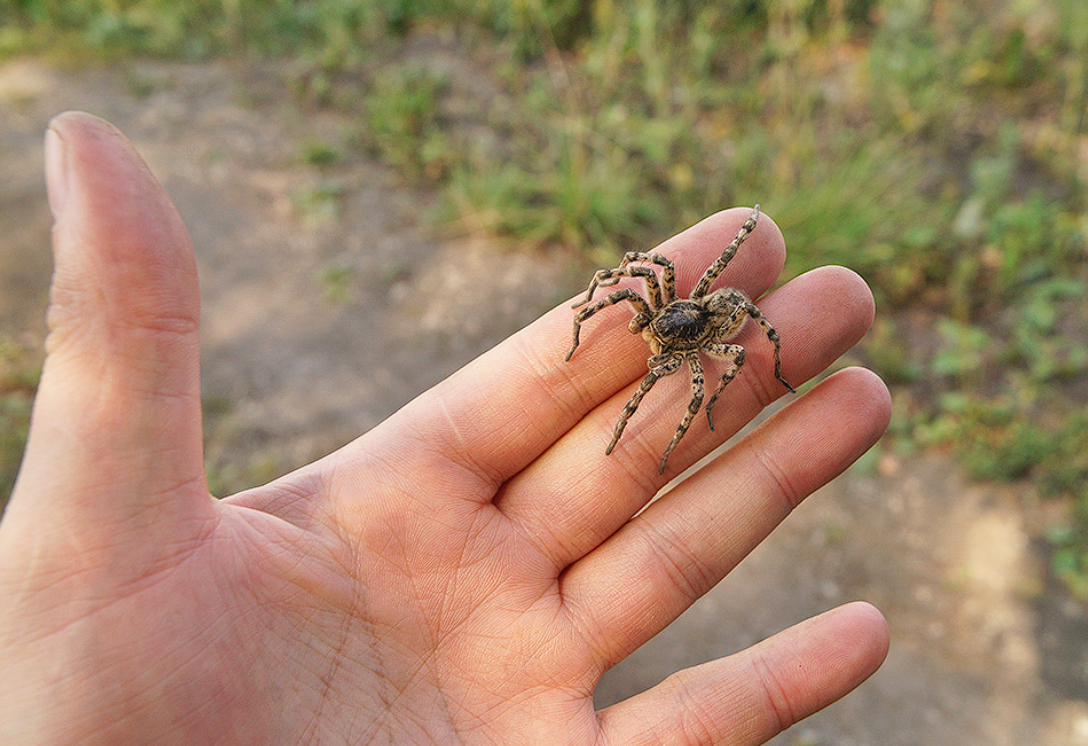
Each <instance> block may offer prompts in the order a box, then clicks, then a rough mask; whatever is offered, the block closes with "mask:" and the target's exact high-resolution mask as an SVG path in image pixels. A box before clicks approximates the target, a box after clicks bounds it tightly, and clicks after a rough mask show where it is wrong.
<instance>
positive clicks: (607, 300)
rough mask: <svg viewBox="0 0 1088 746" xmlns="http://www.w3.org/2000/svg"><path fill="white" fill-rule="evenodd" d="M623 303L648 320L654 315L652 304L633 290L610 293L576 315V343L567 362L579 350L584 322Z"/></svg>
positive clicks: (626, 289)
mask: <svg viewBox="0 0 1088 746" xmlns="http://www.w3.org/2000/svg"><path fill="white" fill-rule="evenodd" d="M623 301H627V302H628V303H630V304H631V305H632V306H634V308H635V311H636V312H638V314H641V315H642V316H644V317H645V318H647V319H648V318H650V317H651V316H652V315H653V311H652V309H651V308H650V304H649V303H647V302H646V299H645V298H643V297H642V296H641V295H639V294H638V293H636V292H635V291H634V290H632V289H631V288H623V289H621V290H617V291H616V292H614V293H609V294H608V295H606V296H605V297H604V298H601V299H600V300H599V301H597V302H596V303H592V304H591V305H588V306H586V307H585V308H583V309H582V310H581V311H579V312H578V313H576V314H574V333H573V340H574V343H573V344H572V345H571V348H570V352H568V353H567V358H566V359H567V362H570V358H571V356H572V355H573V354H574V351H575V350H576V349H577V348H578V336H579V332H580V331H581V329H582V322H584V321H585V320H586V319H588V318H589V317H590V316H592V315H593V314H595V313H597V312H598V311H600V310H601V309H602V308H607V307H608V306H614V305H616V304H617V303H621V302H623Z"/></svg>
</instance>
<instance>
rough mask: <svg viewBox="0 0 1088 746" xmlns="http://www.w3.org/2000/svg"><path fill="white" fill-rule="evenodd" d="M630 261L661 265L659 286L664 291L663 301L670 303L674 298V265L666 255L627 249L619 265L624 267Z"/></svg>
mask: <svg viewBox="0 0 1088 746" xmlns="http://www.w3.org/2000/svg"><path fill="white" fill-rule="evenodd" d="M631 262H650V263H651V264H656V265H658V266H659V267H661V268H662V269H661V286H662V290H663V291H664V293H665V298H664V302H665V303H671V302H672V301H674V300H676V265H675V264H673V263H672V260H671V259H669V258H668V257H667V256H663V255H662V254H658V253H657V252H652V251H651V252H646V251H628V252H627V253H626V254H624V255H623V261H622V262H620V266H621V267H626V266H627V265H628V264H630V263H631Z"/></svg>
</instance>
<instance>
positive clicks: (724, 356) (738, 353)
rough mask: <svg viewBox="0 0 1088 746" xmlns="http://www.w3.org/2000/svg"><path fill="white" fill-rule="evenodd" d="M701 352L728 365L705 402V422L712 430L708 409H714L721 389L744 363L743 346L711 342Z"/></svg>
mask: <svg viewBox="0 0 1088 746" xmlns="http://www.w3.org/2000/svg"><path fill="white" fill-rule="evenodd" d="M703 352H705V353H706V354H707V355H709V356H710V357H712V358H714V359H715V360H723V361H725V362H727V363H729V367H728V368H726V369H725V372H724V373H722V379H721V380H720V381H719V382H718V388H717V389H716V390H715V391H714V394H713V396H711V397H710V401H708V402H707V403H706V424H707V425H709V426H710V429H711V430H713V429H714V417H713V415H711V413H710V411H711V410H712V409H714V403H715V402H716V401H718V397H719V396H721V395H722V391H724V390H725V387H726V386H728V385H729V382H730V381H732V380H733V379H734V378H736V376H737V373H738V372H739V371H740V368H741V366H742V365H744V348H743V347H741V346H740V345H727V344H712V345H707V346H706V348H705V349H704V350H703Z"/></svg>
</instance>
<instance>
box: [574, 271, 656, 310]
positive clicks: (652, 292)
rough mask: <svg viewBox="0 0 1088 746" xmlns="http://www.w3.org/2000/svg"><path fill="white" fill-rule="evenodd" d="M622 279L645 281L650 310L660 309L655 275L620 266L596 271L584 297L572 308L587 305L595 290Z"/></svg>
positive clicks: (651, 272)
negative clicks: (638, 278) (633, 278)
mask: <svg viewBox="0 0 1088 746" xmlns="http://www.w3.org/2000/svg"><path fill="white" fill-rule="evenodd" d="M624 277H641V278H642V279H643V280H645V281H646V295H647V296H649V297H648V299H647V300H648V301H649V303H650V308H652V309H654V310H657V309H658V308H661V285H660V284H659V283H658V281H657V274H656V273H655V272H654V271H653V270H652V269H650V268H649V267H627V266H622V265H621V266H619V267H616V268H615V269H598V270H597V271H596V273H594V275H593V279H592V280H591V281H590V283H589V289H588V290H586V297H585V298H583V299H582V300H581V301H579V302H578V303H575V304H574V305H573V306H572V308H577V307H578V306H580V305H583V304H585V303H589V300H590V298H592V297H593V293H594V291H595V290H596V289H597V288H599V287H609V286H611V285H615V284H616V283H617V282H619V281H620V280H622V279H623V278H624Z"/></svg>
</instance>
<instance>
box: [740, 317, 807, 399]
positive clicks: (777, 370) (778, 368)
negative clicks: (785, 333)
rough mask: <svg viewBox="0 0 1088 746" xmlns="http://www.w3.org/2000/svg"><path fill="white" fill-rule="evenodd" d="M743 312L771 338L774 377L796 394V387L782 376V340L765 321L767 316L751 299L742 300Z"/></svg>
mask: <svg viewBox="0 0 1088 746" xmlns="http://www.w3.org/2000/svg"><path fill="white" fill-rule="evenodd" d="M744 312H745V313H747V314H748V315H749V316H751V317H752V320H753V321H755V322H756V323H757V324H759V326H760V328H762V329H763V331H764V332H766V334H767V339H769V340H771V343H772V344H773V345H774V377H775V378H777V379H778V382H779V383H781V384H782V385H783V386H785V387H786V388H787V389H789V390H790V393H792V394H796V393H797V389H795V388H794V387H793V386H790V385H789V383H788V382H787V381H786V379H785V378H783V377H782V342H781V341H780V340H779V339H778V332H777V331H775V329H774V327H773V326H771V322H769V321H767V317H766V316H764V315H763V312H762V311H760V310H759V309H758V308H756V305H755V304H754V303H752V302H751V301H745V302H744Z"/></svg>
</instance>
